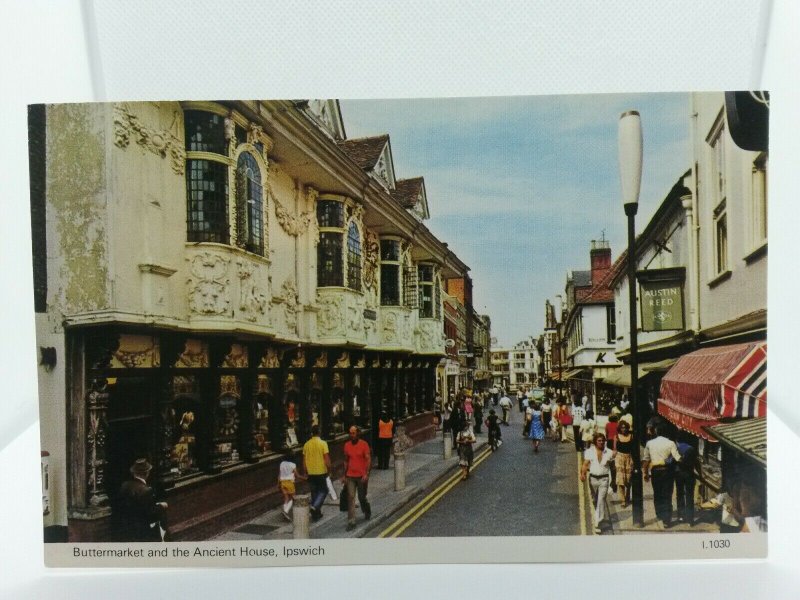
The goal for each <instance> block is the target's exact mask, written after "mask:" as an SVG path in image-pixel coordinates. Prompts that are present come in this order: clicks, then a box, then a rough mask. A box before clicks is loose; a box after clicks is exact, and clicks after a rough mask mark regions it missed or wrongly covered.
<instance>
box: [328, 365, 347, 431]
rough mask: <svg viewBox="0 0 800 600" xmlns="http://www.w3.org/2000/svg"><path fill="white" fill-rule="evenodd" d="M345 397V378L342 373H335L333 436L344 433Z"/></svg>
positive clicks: (332, 411)
mask: <svg viewBox="0 0 800 600" xmlns="http://www.w3.org/2000/svg"><path fill="white" fill-rule="evenodd" d="M344 397H345V393H344V378H343V377H342V374H341V373H334V374H333V389H332V391H331V435H333V436H337V435H341V434H343V433H344V413H345V407H344Z"/></svg>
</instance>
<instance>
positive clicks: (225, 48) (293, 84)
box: [0, 0, 800, 600]
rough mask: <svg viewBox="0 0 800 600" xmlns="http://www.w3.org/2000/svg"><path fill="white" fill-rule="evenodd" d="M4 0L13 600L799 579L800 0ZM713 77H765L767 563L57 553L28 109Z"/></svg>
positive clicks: (656, 588) (1, 434)
mask: <svg viewBox="0 0 800 600" xmlns="http://www.w3.org/2000/svg"><path fill="white" fill-rule="evenodd" d="M0 7H1V8H0V9H1V10H2V15H3V17H2V19H0V44H2V47H1V48H2V72H1V73H0V77H2V79H0V85H2V90H3V91H2V111H0V119H2V121H0V122H1V123H2V127H1V128H0V132H2V135H3V138H4V140H3V143H2V144H0V153H1V154H0V165H1V166H0V168H2V179H0V181H1V182H2V183H1V184H0V194H1V196H0V200H2V203H1V204H0V206H2V209H3V218H2V219H0V256H1V257H2V259H1V260H0V268H2V271H1V272H0V275H2V282H3V283H4V286H3V300H4V302H3V311H2V316H1V317H0V318H1V319H2V329H1V330H0V331H2V333H3V335H2V336H1V337H2V342H0V351H2V355H1V356H0V365H2V366H1V367H0V368H2V384H3V389H4V394H3V396H2V408H1V409H0V449H2V452H1V453H0V477H2V486H3V487H2V494H0V497H1V498H2V501H0V520H1V521H0V524H2V534H3V541H2V544H0V565H2V570H3V577H2V579H0V596H4V595H5V594H6V593H7V594H8V595H9V596H10V597H15V598H19V597H45V596H48V595H52V596H53V597H59V598H67V597H69V598H71V597H76V598H77V597H85V596H95V597H98V598H104V597H109V596H111V595H112V594H113V595H114V596H115V597H125V598H139V597H159V598H160V597H164V598H176V597H181V598H182V597H186V596H188V595H191V596H193V597H198V598H206V597H209V598H210V597H228V596H231V595H233V594H234V593H235V594H237V595H243V596H244V595H246V596H259V597H268V598H276V597H281V596H286V597H292V598H294V597H307V596H308V597H310V596H312V595H313V596H314V597H324V598H331V597H333V598H345V597H350V598H352V597H364V596H366V595H370V596H376V597H380V598H381V600H383V599H385V598H395V597H398V598H399V597H426V596H427V595H429V594H432V593H436V592H437V591H438V594H437V595H440V594H441V595H445V594H446V595H447V596H448V597H452V598H459V597H487V596H488V597H498V598H505V597H519V596H533V597H538V596H542V597H548V596H555V595H558V597H567V598H568V597H572V596H578V595H579V594H580V595H583V596H587V595H591V596H597V594H602V595H603V596H605V597H612V596H617V595H620V596H623V597H626V596H633V597H636V598H667V597H669V598H693V597H710V596H714V597H724V596H727V595H731V596H735V597H747V598H762V597H763V598H766V597H789V596H791V595H793V594H794V593H796V592H789V590H792V589H794V588H795V587H796V586H797V584H798V583H800V576H798V569H797V566H796V561H793V560H792V554H793V552H792V551H793V550H794V544H795V540H796V535H795V534H796V533H797V531H798V527H797V518H796V513H797V509H796V507H795V506H794V504H795V503H796V500H795V497H796V493H797V483H796V476H795V475H794V473H795V470H796V467H795V465H793V464H792V463H791V458H792V455H796V454H797V451H796V448H797V442H798V440H797V432H798V431H800V402H798V398H796V397H795V395H794V394H793V393H792V392H793V391H794V388H796V387H797V386H796V385H793V384H794V378H793V377H792V375H793V374H794V373H795V372H796V371H797V361H796V357H797V355H798V352H797V345H796V344H794V343H793V342H794V340H795V339H796V338H797V336H798V334H800V331H799V330H798V322H797V317H796V316H795V314H796V307H797V305H798V298H800V294H798V292H799V291H800V290H799V289H798V277H797V276H796V262H795V261H792V259H793V258H794V257H795V255H796V254H797V252H796V244H793V241H794V239H795V237H796V235H797V223H798V221H800V219H798V218H797V216H796V215H797V208H796V204H797V196H798V194H797V190H798V189H800V185H798V183H800V182H799V181H798V171H799V169H798V168H797V164H798V159H799V158H800V135H799V134H800V131H798V129H799V127H798V121H799V120H800V119H798V116H797V107H800V89H798V73H800V64H799V63H800V58H798V57H800V52H798V49H799V48H798V43H797V24H798V23H800V6H798V3H796V2H793V1H792V0H776V2H774V3H769V2H767V1H761V0H738V1H735V2H731V1H730V0H705V1H704V0H673V1H671V2H660V3H651V2H635V1H631V2H625V1H623V0H606V1H605V2H603V3H597V2H580V1H578V0H560V1H555V0H546V1H545V0H540V1H538V2H531V0H493V1H491V2H480V1H477V0H473V1H464V0H460V1H456V0H452V1H439V2H434V1H431V0H428V1H423V0H417V1H408V2H402V1H396V2H394V3H384V2H380V1H372V2H366V1H364V2H357V1H341V0H340V1H338V2H335V1H334V2H327V3H319V2H303V3H293V2H282V3H276V2H261V3H259V2H254V1H252V0H251V1H250V2H242V1H235V2H210V1H207V0H199V1H198V0H196V1H194V2H189V1H186V2H164V1H162V2H156V1H144V2H126V3H121V2H113V1H111V0H109V1H105V2H103V1H98V2H91V1H90V0H84V1H83V2H78V1H75V0H73V1H64V2H49V1H44V0H34V1H27V2H13V1H10V0H2V1H1V3H0ZM720 89H769V90H770V91H771V92H772V137H771V148H770V229H769V237H770V255H771V256H770V263H769V264H770V274H769V317H770V323H769V344H770V400H769V402H770V421H769V444H770V450H769V452H770V458H769V461H770V480H769V520H770V529H771V531H770V550H771V557H770V559H769V561H766V562H745V563H741V562H735V563H731V562H719V563H717V562H713V563H708V562H702V563H698V562H693V563H681V562H674V561H671V562H664V563H638V564H636V563H625V564H592V565H548V566H542V565H486V566H483V565H479V566H476V565H472V566H458V565H425V566H415V567H393V568H392V567H349V568H343V567H330V568H316V569H313V570H310V569H305V568H295V569H285V568H276V569H267V570H265V569H258V570H256V569H253V570H244V571H243V570H237V569H228V570H220V571H199V570H181V571H144V572H143V571H125V572H110V571H102V572H99V573H98V572H82V571H74V570H72V571H48V570H46V569H44V567H43V566H42V563H41V542H40V540H41V537H40V536H41V516H40V500H39V497H40V484H39V479H38V477H39V461H38V460H37V458H38V449H39V448H38V446H39V442H38V425H37V424H36V423H35V420H36V403H37V400H36V368H35V365H36V359H37V351H36V347H35V342H34V326H33V311H32V307H33V297H32V280H31V267H30V265H31V262H30V250H29V249H30V247H31V246H30V222H29V216H28V180H27V164H26V163H27V151H26V130H25V128H26V113H25V106H26V105H27V104H29V103H34V102H42V101H46V102H65V101H80V102H85V101H95V100H118V99H184V98H185V99H202V98H219V99H227V98H315V97H321V98H325V97H350V98H367V97H377V98H379V97H397V96H403V97H415V96H464V95H507V94H531V93H577V92H583V93H587V92H641V91H670V90H672V91H678V90H680V91H690V90H720ZM620 218H623V216H622V215H620ZM746 292H747V290H742V293H746ZM533 484H535V482H532V485H533ZM513 501H514V500H513V498H509V502H510V503H511V502H513ZM534 543H535V542H534ZM575 543H576V544H579V543H580V540H579V539H576V540H575ZM446 558H447V557H443V559H445V560H446ZM525 559H526V556H524V555H521V556H519V560H520V561H524V560H525Z"/></svg>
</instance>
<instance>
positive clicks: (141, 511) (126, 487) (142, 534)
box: [114, 458, 168, 542]
mask: <svg viewBox="0 0 800 600" xmlns="http://www.w3.org/2000/svg"><path fill="white" fill-rule="evenodd" d="M152 469H153V466H152V465H151V464H150V463H149V462H148V461H147V459H146V458H139V459H137V460H136V461H135V462H134V463H133V464H132V465H131V468H130V473H131V478H130V479H128V480H127V481H124V482H123V483H122V485H121V486H120V489H119V494H118V496H117V504H116V506H115V507H114V521H115V523H116V526H115V529H116V533H117V538H118V539H117V541H119V542H162V541H164V534H165V533H166V531H165V530H166V521H165V519H166V510H167V507H168V506H167V503H166V502H156V497H155V492H154V491H153V488H152V487H150V485H148V483H147V479H148V478H149V477H150V471H151V470H152Z"/></svg>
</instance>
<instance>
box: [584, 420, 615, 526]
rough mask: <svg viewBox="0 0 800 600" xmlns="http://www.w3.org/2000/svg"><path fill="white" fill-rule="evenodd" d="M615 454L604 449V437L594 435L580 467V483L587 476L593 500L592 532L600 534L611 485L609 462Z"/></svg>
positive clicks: (606, 516)
mask: <svg viewBox="0 0 800 600" xmlns="http://www.w3.org/2000/svg"><path fill="white" fill-rule="evenodd" d="M616 454H617V453H616V452H612V451H611V450H609V449H608V448H606V436H605V435H603V434H602V433H595V434H594V436H593V437H592V447H591V448H587V449H586V450H585V451H584V453H583V467H581V481H586V475H587V474H588V475H589V488H590V489H591V490H592V499H593V500H594V518H593V521H594V532H595V533H600V523H602V522H603V521H605V520H607V519H608V513H606V496H608V488H609V486H610V485H611V467H610V464H611V461H613V460H614V458H615V456H616Z"/></svg>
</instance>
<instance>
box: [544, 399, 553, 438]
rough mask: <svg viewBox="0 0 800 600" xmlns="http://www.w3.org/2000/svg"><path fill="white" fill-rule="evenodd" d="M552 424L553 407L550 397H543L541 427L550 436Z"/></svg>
mask: <svg viewBox="0 0 800 600" xmlns="http://www.w3.org/2000/svg"><path fill="white" fill-rule="evenodd" d="M552 422H553V405H552V404H551V403H550V396H545V397H544V399H543V400H542V425H543V426H544V431H545V433H546V434H549V435H551V436H552V432H551V427H550V424H551V423H552Z"/></svg>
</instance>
